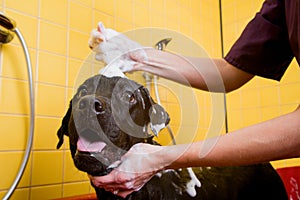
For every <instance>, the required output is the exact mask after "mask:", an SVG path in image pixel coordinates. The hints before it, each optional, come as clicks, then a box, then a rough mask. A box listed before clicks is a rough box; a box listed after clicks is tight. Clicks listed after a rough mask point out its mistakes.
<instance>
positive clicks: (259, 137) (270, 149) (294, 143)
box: [161, 109, 300, 168]
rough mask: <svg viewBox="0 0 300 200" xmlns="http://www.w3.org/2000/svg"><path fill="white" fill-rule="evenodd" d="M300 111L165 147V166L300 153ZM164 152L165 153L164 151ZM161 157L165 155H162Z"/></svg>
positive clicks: (267, 158) (229, 162)
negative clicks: (194, 141)
mask: <svg viewBox="0 0 300 200" xmlns="http://www.w3.org/2000/svg"><path fill="white" fill-rule="evenodd" d="M299 138H300V110H299V109H297V110H296V111H294V112H292V113H290V114H287V115H284V116H281V117H278V118H275V119H272V120H270V121H266V122H263V123H260V124H257V125H253V126H250V127H247V128H244V129H240V130H237V131H234V132H232V133H228V134H226V135H223V136H220V137H218V138H213V139H208V140H205V141H200V142H196V143H192V144H188V145H177V146H170V147H166V149H165V150H166V151H167V152H166V154H164V156H165V157H164V158H163V159H164V160H166V161H168V162H167V163H168V164H167V167H166V168H182V167H191V166H194V167H195V166H228V165H247V164H254V163H260V162H267V161H274V160H279V159H288V158H294V157H299V156H300V139H299ZM161 153H163V152H161ZM161 156H162V155H161Z"/></svg>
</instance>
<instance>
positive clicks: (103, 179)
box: [89, 173, 115, 187]
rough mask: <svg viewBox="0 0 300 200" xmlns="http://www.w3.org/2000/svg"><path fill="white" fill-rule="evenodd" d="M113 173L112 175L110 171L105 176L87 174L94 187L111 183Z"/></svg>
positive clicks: (113, 178) (112, 181)
mask: <svg viewBox="0 0 300 200" xmlns="http://www.w3.org/2000/svg"><path fill="white" fill-rule="evenodd" d="M114 176H115V175H112V174H111V173H110V174H108V175H105V176H91V175H89V178H90V180H91V181H92V182H93V184H94V185H95V186H96V187H102V186H104V185H111V184H112V183H114V180H115V177H114Z"/></svg>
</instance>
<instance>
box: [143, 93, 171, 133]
mask: <svg viewBox="0 0 300 200" xmlns="http://www.w3.org/2000/svg"><path fill="white" fill-rule="evenodd" d="M142 93H143V96H144V98H146V99H147V102H148V103H149V105H150V108H149V119H150V128H151V130H152V132H153V133H154V135H155V136H157V135H158V133H159V132H160V131H161V130H162V129H163V128H165V127H166V126H167V125H168V124H169V122H170V117H169V114H168V113H167V111H166V110H165V109H164V108H163V107H162V106H160V105H159V104H157V103H155V102H154V100H153V99H152V97H151V95H150V93H149V91H148V90H147V88H142Z"/></svg>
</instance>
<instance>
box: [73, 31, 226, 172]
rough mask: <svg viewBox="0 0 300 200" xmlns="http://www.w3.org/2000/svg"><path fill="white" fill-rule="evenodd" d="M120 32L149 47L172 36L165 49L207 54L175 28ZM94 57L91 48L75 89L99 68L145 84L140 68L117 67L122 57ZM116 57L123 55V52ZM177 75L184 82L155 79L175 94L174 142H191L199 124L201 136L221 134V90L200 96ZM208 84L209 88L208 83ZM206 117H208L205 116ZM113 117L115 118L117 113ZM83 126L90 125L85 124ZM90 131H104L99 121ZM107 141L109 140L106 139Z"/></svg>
mask: <svg viewBox="0 0 300 200" xmlns="http://www.w3.org/2000/svg"><path fill="white" fill-rule="evenodd" d="M122 34H124V35H125V36H127V37H128V38H129V39H132V40H134V41H136V42H137V43H139V44H140V45H141V46H143V47H145V48H149V47H152V46H153V45H154V44H155V43H156V42H157V41H160V40H161V39H163V38H172V42H170V43H169V44H168V47H167V49H166V50H167V51H169V52H171V53H173V54H176V55H178V56H185V57H202V58H209V56H208V54H207V53H206V51H205V50H204V48H203V47H201V46H200V45H199V44H197V43H196V42H194V41H193V40H192V39H191V38H188V37H186V36H184V35H182V34H180V33H178V32H175V31H170V30H165V29H158V28H143V29H135V30H132V31H128V32H124V33H122ZM125 53H128V52H125ZM95 57H96V54H95V52H91V53H90V54H89V55H88V57H87V58H86V59H85V61H84V62H83V63H82V65H81V68H80V70H79V73H78V74H77V78H76V81H75V85H74V92H76V91H77V88H78V87H79V85H81V84H82V83H83V82H84V81H85V80H86V79H87V78H90V77H91V76H94V75H96V74H98V73H99V72H100V73H101V74H103V75H105V76H107V77H113V76H120V77H123V78H129V79H132V80H134V81H136V82H137V83H139V84H142V85H145V81H144V79H143V78H142V72H133V73H125V74H124V73H123V72H122V71H121V70H120V69H119V68H118V67H116V66H119V65H120V63H122V60H120V59H118V58H116V59H114V60H113V61H112V62H111V63H108V64H107V65H106V64H104V63H103V62H101V61H98V60H96V59H95ZM119 58H122V55H121V56H120V57H119ZM193 67H194V68H195V69H196V70H197V72H198V73H199V76H200V75H201V70H200V68H198V67H197V66H193ZM210 67H211V68H212V70H215V71H216V73H218V72H217V68H216V67H215V66H213V65H212V66H210ZM175 73H176V72H175ZM176 75H177V76H178V77H180V79H181V82H182V83H185V85H180V84H178V83H175V82H173V81H170V80H167V79H164V78H161V77H160V78H159V80H158V84H159V87H162V88H164V89H166V90H167V91H168V92H169V93H171V94H172V95H174V96H175V97H176V101H177V102H171V105H174V104H175V103H178V107H177V108H179V112H177V113H176V114H178V116H174V114H173V115H172V114H171V115H170V118H171V122H172V119H175V121H176V123H177V124H176V125H175V126H177V127H178V131H176V134H175V139H176V141H177V143H178V144H180V143H192V142H193V141H195V140H196V138H198V137H199V128H200V129H201V128H202V130H206V131H203V133H202V136H201V138H203V139H206V138H217V137H218V136H220V135H221V134H222V131H223V128H224V122H225V118H224V116H225V114H224V112H225V111H224V110H225V109H224V99H223V94H220V93H212V92H208V93H207V92H203V97H202V96H200V95H201V94H202V93H200V94H198V92H196V91H195V90H194V89H192V87H191V86H189V85H188V81H187V80H185V78H184V77H183V76H182V75H181V74H179V73H177V74H176ZM204 79H205V77H204ZM214 81H215V82H220V85H221V83H222V78H221V76H219V78H217V79H216V80H214ZM206 82H207V83H209V82H210V81H209V80H207V81H206ZM208 88H210V86H209V85H208ZM134 89H137V88H134ZM224 91H225V89H224ZM115 96H117V95H115ZM199 96H200V98H201V99H204V101H205V105H210V106H209V107H208V108H207V107H206V106H203V105H200V106H199V105H198V102H199ZM168 100H169V99H168V97H166V98H165V101H168ZM172 101H173V100H172ZM202 102H203V101H202ZM199 107H201V109H203V110H199ZM165 109H166V111H167V112H168V113H169V114H170V113H173V112H172V111H171V112H169V111H168V109H170V110H171V109H172V106H167V107H166V108H165ZM127 113H128V116H129V110H127ZM207 113H210V114H207ZM115 116H116V115H115ZM207 117H210V118H209V119H207ZM203 118H206V121H207V122H208V123H207V124H209V125H207V127H201V125H199V121H201V120H202V121H203ZM115 119H116V121H117V117H116V118H115ZM127 119H128V120H130V119H131V118H130V117H128V118H127ZM77 120H78V121H82V120H83V119H81V118H78V119H75V124H77V123H76V121H77ZM93 121H94V122H97V117H96V115H95V116H94V120H93ZM117 123H119V124H122V123H123V122H118V121H117ZM174 123H175V122H174ZM130 124H131V125H132V126H135V127H136V129H143V130H147V128H146V127H140V126H139V125H137V124H134V122H133V121H132V120H131V122H130ZM86 126H89V125H88V124H87V125H86ZM171 126H172V124H171ZM157 127H159V129H161V128H162V126H161V125H157ZM81 128H82V127H81ZM87 128H90V127H87ZM83 129H84V128H83ZM93 131H95V132H103V131H102V130H101V127H100V125H99V124H98V125H96V126H95V127H93ZM157 132H159V131H157ZM126 133H128V134H129V135H134V134H133V133H130V132H126ZM152 134H155V135H156V134H157V133H149V136H150V135H152ZM159 137H160V135H158V138H157V139H158V140H159ZM106 142H108V143H110V142H109V141H108V139H107V141H106ZM216 142H217V139H215V140H210V142H207V143H204V147H202V148H203V150H201V155H199V156H201V157H204V156H206V155H207V154H208V153H209V152H210V150H211V149H212V148H213V147H214V145H215V144H216ZM109 145H113V144H112V143H110V144H109ZM179 156H180V155H178V157H179ZM145 170H147V169H145Z"/></svg>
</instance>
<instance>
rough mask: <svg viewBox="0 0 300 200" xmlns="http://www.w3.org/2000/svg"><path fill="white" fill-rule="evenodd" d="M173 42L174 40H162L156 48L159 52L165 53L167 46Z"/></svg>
mask: <svg viewBox="0 0 300 200" xmlns="http://www.w3.org/2000/svg"><path fill="white" fill-rule="evenodd" d="M171 40H172V38H165V39H162V40H160V41H159V42H157V43H156V44H155V47H156V48H157V49H158V50H161V51H163V50H164V49H165V48H166V46H167V45H168V43H169V42H170V41H171Z"/></svg>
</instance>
